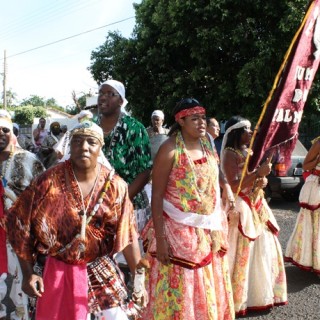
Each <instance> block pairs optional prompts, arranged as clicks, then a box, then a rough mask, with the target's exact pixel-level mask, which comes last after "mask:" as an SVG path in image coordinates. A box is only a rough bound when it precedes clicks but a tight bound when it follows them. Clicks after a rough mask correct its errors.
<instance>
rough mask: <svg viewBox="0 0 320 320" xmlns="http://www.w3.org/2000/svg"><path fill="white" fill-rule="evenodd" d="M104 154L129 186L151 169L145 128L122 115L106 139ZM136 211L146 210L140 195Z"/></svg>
mask: <svg viewBox="0 0 320 320" xmlns="http://www.w3.org/2000/svg"><path fill="white" fill-rule="evenodd" d="M104 143H105V144H104V146H103V153H104V154H105V156H106V158H107V159H108V160H109V161H110V163H111V165H112V166H113V167H114V168H115V170H116V172H117V173H118V174H119V176H120V177H121V178H122V179H123V180H124V181H126V182H127V183H128V184H130V183H132V181H133V180H134V179H135V178H136V177H137V175H138V174H140V173H141V172H143V171H145V170H147V169H151V167H152V161H151V149H150V141H149V137H148V134H147V131H146V129H145V127H144V126H143V125H142V124H141V123H140V122H139V121H137V120H136V119H134V118H132V117H130V116H128V115H125V114H121V116H120V118H119V120H118V123H117V124H116V126H115V127H114V128H113V130H112V131H111V132H110V134H109V135H107V136H105V138H104ZM133 202H134V206H135V209H142V208H145V207H146V206H147V205H146V203H145V197H144V196H143V195H142V193H141V192H140V193H138V194H137V195H136V197H135V198H134V201H133Z"/></svg>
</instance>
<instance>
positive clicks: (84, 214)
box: [72, 165, 101, 241]
mask: <svg viewBox="0 0 320 320" xmlns="http://www.w3.org/2000/svg"><path fill="white" fill-rule="evenodd" d="M100 171H101V165H100V166H99V170H98V172H97V175H96V178H95V181H94V184H93V187H92V189H91V191H90V198H89V200H88V204H87V207H86V206H85V204H84V198H83V193H82V190H81V188H80V185H79V182H78V179H77V177H76V175H75V173H74V170H73V167H72V173H73V177H74V179H75V180H76V183H77V186H78V189H79V192H80V196H81V207H82V210H81V232H80V238H81V240H83V241H84V240H85V239H86V226H87V210H88V208H89V205H90V202H91V199H92V196H93V194H94V190H95V188H96V185H97V181H98V177H99V174H100Z"/></svg>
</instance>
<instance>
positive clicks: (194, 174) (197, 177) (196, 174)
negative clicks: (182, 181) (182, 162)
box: [181, 135, 209, 193]
mask: <svg viewBox="0 0 320 320" xmlns="http://www.w3.org/2000/svg"><path fill="white" fill-rule="evenodd" d="M181 139H182V143H183V147H184V151H185V154H186V157H187V159H188V162H189V164H190V168H191V171H192V178H193V179H192V180H193V183H194V185H195V188H196V190H197V191H198V192H199V193H204V192H205V191H206V190H207V189H208V186H209V183H208V176H207V175H203V174H201V172H199V171H198V170H197V166H196V165H195V164H194V161H193V160H192V159H191V157H190V155H189V152H188V150H187V147H186V144H185V142H184V140H183V137H182V135H181ZM200 145H201V149H202V154H203V157H204V158H205V159H206V161H207V162H208V161H209V160H208V157H207V153H206V151H205V149H204V146H203V143H202V140H201V139H200ZM197 171H198V172H197ZM204 180H207V183H206V184H205V186H204V188H203V189H202V188H200V187H199V185H198V181H204Z"/></svg>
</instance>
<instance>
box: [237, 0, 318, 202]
mask: <svg viewBox="0 0 320 320" xmlns="http://www.w3.org/2000/svg"><path fill="white" fill-rule="evenodd" d="M314 4H315V1H314V0H313V1H312V3H311V4H310V6H309V8H308V10H307V13H306V14H305V16H304V19H303V20H302V23H301V25H300V27H299V29H298V31H297V32H296V33H295V35H294V37H293V39H292V41H291V44H290V46H289V48H288V50H287V52H286V54H285V56H284V60H283V62H282V64H281V66H280V69H279V71H278V73H277V75H276V77H275V80H274V82H273V86H272V88H271V90H270V93H269V95H268V98H267V100H266V102H265V104H264V106H263V108H262V111H261V114H260V117H259V119H258V122H257V124H256V126H255V128H254V130H253V134H252V137H251V140H250V144H249V152H248V154H247V156H246V160H245V163H244V166H243V169H242V172H241V179H240V183H239V186H238V189H237V192H236V194H235V197H237V196H238V194H239V193H240V191H241V186H242V182H243V179H244V176H245V174H246V172H247V169H248V164H249V160H250V156H251V155H252V152H250V151H251V150H252V146H253V143H254V140H255V138H256V135H257V132H258V129H259V127H260V124H261V122H262V119H263V117H264V115H265V113H266V110H267V107H268V105H269V103H270V101H271V99H272V96H273V93H274V91H275V89H276V88H277V84H278V82H279V78H280V76H281V74H282V72H283V69H284V68H285V66H286V63H287V61H288V58H289V56H290V54H291V51H292V48H293V46H294V44H295V43H296V41H297V39H298V37H299V35H300V33H301V30H302V29H303V28H304V26H305V24H306V21H307V19H308V18H309V15H310V12H311V11H312V9H313V7H314ZM269 160H270V159H269Z"/></svg>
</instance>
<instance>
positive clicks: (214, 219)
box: [163, 192, 222, 230]
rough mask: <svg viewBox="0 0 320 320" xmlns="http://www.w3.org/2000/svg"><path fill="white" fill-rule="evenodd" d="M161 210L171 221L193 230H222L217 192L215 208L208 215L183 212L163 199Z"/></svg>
mask: <svg viewBox="0 0 320 320" xmlns="http://www.w3.org/2000/svg"><path fill="white" fill-rule="evenodd" d="M219 193H220V192H219ZM163 210H164V211H165V213H166V214H167V215H168V216H169V217H170V218H171V219H173V220H175V221H176V222H179V223H181V224H184V225H187V226H190V227H195V228H202V229H209V230H222V224H221V222H222V219H221V213H222V212H221V207H220V194H219V195H218V192H217V203H216V207H215V209H214V211H213V212H212V213H211V214H209V215H203V214H198V213H194V212H183V211H181V210H179V209H177V208H176V207H175V206H174V205H173V204H172V203H170V202H169V201H167V200H165V199H164V200H163Z"/></svg>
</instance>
